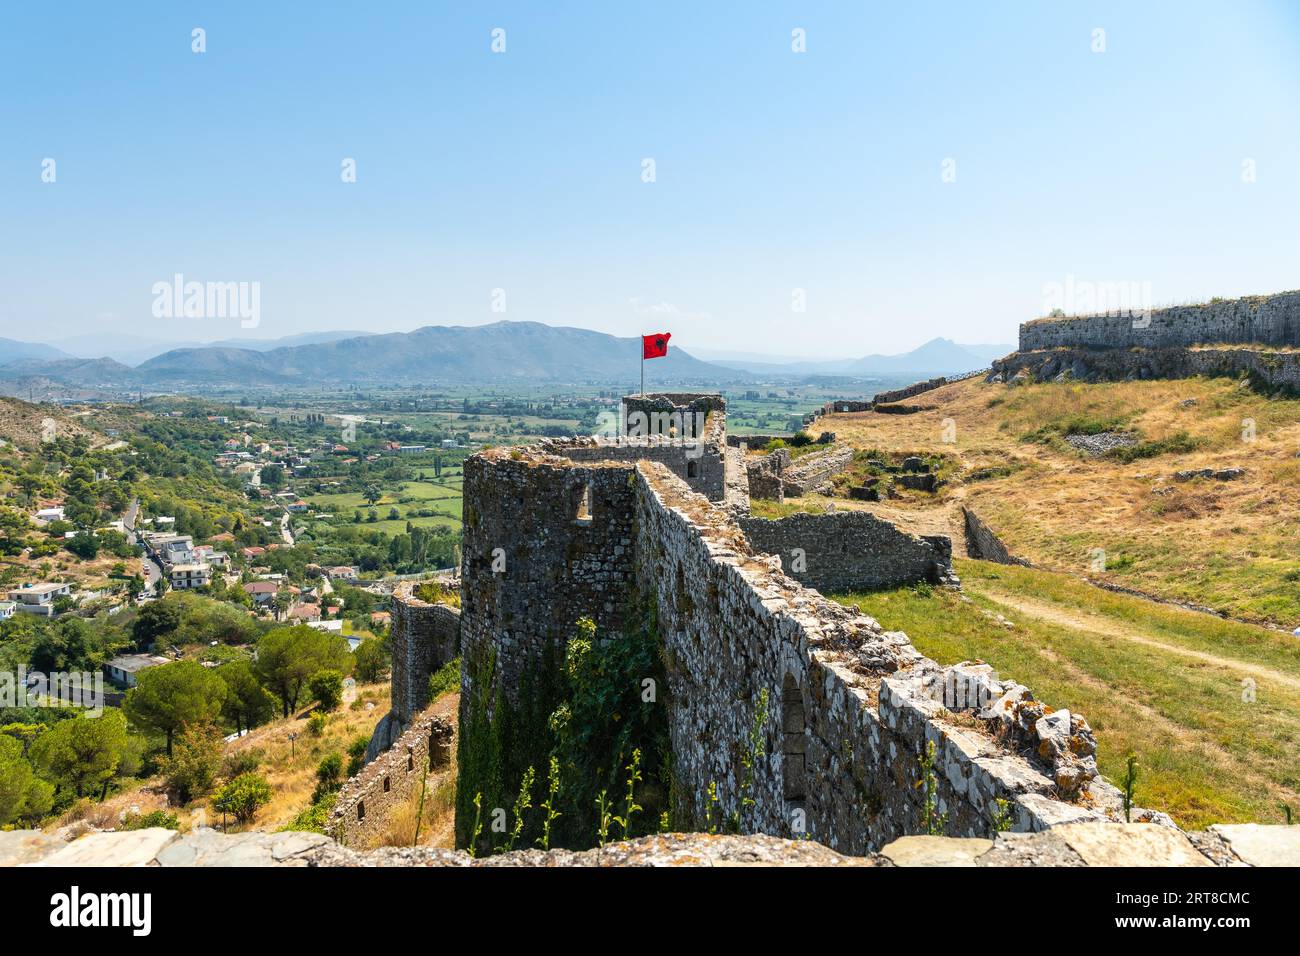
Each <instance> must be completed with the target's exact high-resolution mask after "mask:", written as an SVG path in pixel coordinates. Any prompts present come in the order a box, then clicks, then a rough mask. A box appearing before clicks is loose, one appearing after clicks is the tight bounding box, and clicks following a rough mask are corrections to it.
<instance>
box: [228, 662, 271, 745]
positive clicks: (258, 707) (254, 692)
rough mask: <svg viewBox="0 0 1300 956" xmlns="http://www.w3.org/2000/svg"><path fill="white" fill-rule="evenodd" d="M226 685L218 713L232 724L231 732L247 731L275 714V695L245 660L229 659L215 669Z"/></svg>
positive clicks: (251, 664) (250, 663)
mask: <svg viewBox="0 0 1300 956" xmlns="http://www.w3.org/2000/svg"><path fill="white" fill-rule="evenodd" d="M217 676H218V677H220V678H221V680H222V681H223V682H224V683H225V685H226V699H225V702H224V703H223V704H222V708H221V709H222V713H224V714H225V715H226V718H227V719H228V720H229V721H230V722H231V723H232V724H234V725H235V732H236V733H242V732H243V731H245V730H251V729H252V728H253V727H256V726H257V725H258V724H261V723H264V722H265V721H267V720H268V719H269V718H270V717H271V715H272V714H273V713H275V698H274V697H273V696H272V695H271V693H270V692H269V691H268V690H267V689H266V688H265V687H263V686H262V684H261V681H259V680H258V679H257V674H256V673H254V671H253V662H252V661H249V660H239V661H231V662H230V663H229V664H224V665H222V666H221V667H219V668H217Z"/></svg>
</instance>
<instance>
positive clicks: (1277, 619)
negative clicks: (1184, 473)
mask: <svg viewBox="0 0 1300 956" xmlns="http://www.w3.org/2000/svg"><path fill="white" fill-rule="evenodd" d="M1188 399H1193V400H1194V402H1188V401H1187V400H1188ZM925 404H926V405H933V406H935V407H934V408H933V409H932V410H929V411H923V412H919V413H916V414H913V415H881V414H877V413H871V412H864V413H856V414H848V415H832V416H828V417H827V418H825V419H823V420H822V421H821V422H819V427H823V428H826V429H829V430H832V431H835V432H836V433H837V434H838V436H839V438H840V440H842V441H847V442H849V443H850V444H852V445H853V446H855V447H856V448H859V449H876V450H879V451H882V452H888V453H893V454H900V453H913V452H915V453H922V454H946V455H950V456H955V457H956V459H957V465H958V467H957V468H956V470H955V473H954V480H953V481H952V482H951V483H950V484H949V485H948V486H946V488H945V489H944V490H943V491H942V492H941V493H940V494H939V495H937V496H927V495H911V496H908V497H906V498H904V499H900V500H898V501H892V502H889V503H888V506H887V507H888V508H889V509H892V510H893V512H894V513H895V514H902V515H906V514H907V512H909V511H913V512H915V513H916V517H915V518H914V519H913V520H914V522H915V523H917V524H920V523H922V522H928V525H929V526H930V527H932V528H933V527H935V526H937V525H938V526H941V525H943V524H944V523H945V522H946V523H947V524H948V526H949V533H950V534H952V536H953V538H954V542H958V541H960V539H961V530H960V524H959V516H960V510H959V508H958V507H957V505H959V504H966V505H968V506H970V507H972V508H974V509H975V510H976V511H977V512H978V513H979V515H980V516H981V517H982V518H983V519H984V520H985V521H986V522H987V523H988V524H990V525H991V526H992V527H993V528H994V530H995V531H996V532H997V533H998V534H999V536H1001V537H1002V539H1003V540H1004V542H1005V543H1006V544H1007V545H1008V547H1010V549H1011V550H1012V552H1013V553H1015V554H1018V555H1020V556H1022V557H1025V558H1027V559H1029V560H1031V561H1033V562H1035V563H1037V564H1041V565H1043V566H1045V567H1050V568H1055V569H1059V570H1064V571H1070V572H1074V573H1088V574H1092V575H1093V576H1095V577H1100V578H1105V579H1110V580H1113V581H1115V582H1116V583H1122V584H1125V585H1127V586H1131V587H1137V588H1140V589H1142V590H1146V591H1149V592H1152V593H1155V594H1159V595H1161V596H1164V597H1169V598H1175V599H1179V600H1185V601H1192V602H1196V603H1201V604H1207V605H1210V606H1212V607H1214V608H1216V609H1219V610H1222V611H1224V612H1225V613H1228V614H1231V615H1233V616H1236V617H1240V618H1243V619H1246V620H1254V621H1260V622H1268V623H1273V624H1275V625H1280V626H1283V627H1286V628H1287V629H1290V628H1293V627H1295V626H1296V625H1297V624H1300V588H1297V586H1296V582H1297V581H1298V580H1300V549H1297V548H1296V546H1295V541H1296V538H1297V534H1300V510H1297V508H1296V506H1295V489H1296V488H1297V487H1298V486H1300V459H1297V458H1296V451H1297V449H1300V400H1296V399H1270V398H1268V397H1265V396H1262V395H1259V394H1257V393H1254V392H1251V391H1249V390H1247V389H1244V388H1242V387H1240V386H1239V385H1238V383H1236V382H1233V381H1230V380H1227V379H1187V380H1180V381H1151V382H1118V383H1103V384H1093V385H1090V384H1080V383H1072V382H1054V383H1043V384H1037V385H1023V386H1015V387H1008V386H1005V385H999V384H986V383H984V382H983V381H982V380H980V379H970V380H967V381H965V382H960V383H956V384H954V385H949V386H945V387H944V388H941V389H936V390H935V391H933V392H927V393H926V395H925ZM1070 422H1082V423H1090V424H1092V425H1093V426H1094V427H1095V425H1096V424H1097V423H1107V422H1109V423H1114V424H1113V427H1115V428H1116V429H1119V430H1128V431H1135V432H1137V433H1139V434H1140V435H1141V437H1142V438H1143V439H1144V440H1145V441H1150V442H1159V441H1165V440H1168V439H1171V438H1174V437H1176V436H1178V435H1180V434H1185V435H1186V436H1187V437H1188V439H1190V441H1191V442H1192V443H1195V444H1196V446H1197V447H1195V448H1194V449H1193V450H1191V451H1186V452H1180V453H1166V454H1159V455H1156V456H1154V457H1150V458H1141V459H1138V460H1136V461H1132V462H1129V463H1125V462H1123V461H1120V460H1117V459H1114V458H1096V459H1092V458H1086V457H1084V456H1082V455H1081V454H1080V453H1079V452H1077V451H1075V450H1074V449H1072V448H1071V447H1069V446H1068V445H1065V444H1064V443H1063V442H1061V441H1060V439H1059V438H1057V439H1049V440H1047V441H1041V440H1040V441H1033V440H1026V437H1027V436H1029V435H1031V434H1033V433H1036V432H1042V431H1048V432H1050V431H1052V430H1053V429H1056V430H1058V431H1059V430H1061V429H1065V428H1067V427H1068V423H1070ZM945 425H947V426H949V432H950V433H951V431H952V430H953V429H955V436H956V441H955V442H953V443H949V442H945V441H944V436H945ZM1228 467H1242V468H1245V469H1246V470H1247V474H1246V476H1245V477H1244V478H1242V479H1239V480H1236V481H1227V482H1224V481H1214V480H1204V479H1195V480H1192V481H1189V482H1175V481H1174V480H1172V475H1173V473H1174V472H1176V471H1181V470H1187V469H1200V468H1215V469H1222V468H1228ZM999 470H1005V471H1006V472H1007V473H1005V474H999ZM981 472H985V473H986V474H992V477H987V478H986V479H985V480H976V479H977V478H978V477H979V476H980V473H981ZM836 506H837V507H846V506H849V507H851V505H847V504H846V503H845V502H842V501H839V500H837V501H836ZM873 510H877V509H874V508H873ZM922 516H924V517H922ZM1094 549H1101V550H1102V551H1104V552H1105V556H1106V564H1107V570H1106V571H1105V572H1103V573H1100V574H1094V571H1093V561H1094Z"/></svg>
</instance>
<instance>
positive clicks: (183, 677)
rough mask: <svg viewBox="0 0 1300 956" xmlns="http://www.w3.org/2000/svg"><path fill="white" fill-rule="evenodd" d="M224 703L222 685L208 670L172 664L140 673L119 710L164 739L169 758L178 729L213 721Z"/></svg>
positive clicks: (195, 665) (196, 665) (191, 664)
mask: <svg viewBox="0 0 1300 956" xmlns="http://www.w3.org/2000/svg"><path fill="white" fill-rule="evenodd" d="M225 699H226V685H225V682H224V681H222V679H221V678H220V677H218V676H217V675H216V674H215V673H213V672H212V671H211V670H210V669H209V668H206V667H204V666H203V665H202V664H200V663H198V662H197V661H176V662H175V663H172V664H162V665H160V666H158V667H151V668H149V669H148V670H146V671H141V672H140V674H139V676H138V677H137V678H136V685H135V687H133V688H131V690H129V691H127V694H126V701H125V702H124V703H123V704H122V708H123V710H125V711H126V714H127V716H128V717H130V718H131V720H132V721H134V722H135V723H136V724H137V725H138V726H140V727H143V728H145V729H146V730H152V731H156V732H158V733H162V734H165V735H166V737H167V756H168V757H170V756H171V755H172V741H173V739H174V738H175V736H176V734H177V733H179V732H180V730H181V728H183V727H185V726H186V725H188V724H200V723H205V722H209V721H213V720H216V718H217V717H218V715H219V714H220V713H221V705H222V703H223V702H224V701H225Z"/></svg>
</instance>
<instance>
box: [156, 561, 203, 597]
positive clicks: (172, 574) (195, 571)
mask: <svg viewBox="0 0 1300 956" xmlns="http://www.w3.org/2000/svg"><path fill="white" fill-rule="evenodd" d="M167 576H168V578H169V580H170V581H171V585H172V587H173V588H174V589H175V590H177V591H188V590H189V589H190V588H201V587H206V586H207V585H209V584H211V583H212V568H210V567H208V565H206V564H203V563H201V562H196V563H193V564H175V565H172V567H171V569H170V570H169V572H168V575H167Z"/></svg>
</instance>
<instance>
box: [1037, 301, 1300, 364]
mask: <svg viewBox="0 0 1300 956" xmlns="http://www.w3.org/2000/svg"><path fill="white" fill-rule="evenodd" d="M1214 343H1225V344H1250V343H1253V344H1258V345H1273V346H1279V345H1291V346H1300V292H1283V293H1279V294H1278V295H1271V296H1250V297H1247V298H1242V299H1229V300H1223V301H1219V302H1210V303H1206V304H1204V305H1180V306H1174V307H1172V308H1168V309H1155V310H1152V311H1151V312H1150V313H1148V314H1147V315H1146V316H1141V315H1138V316H1136V317H1135V316H1134V315H1130V314H1121V315H1095V316H1083V317H1078V318H1061V319H1050V318H1049V319H1037V320H1035V321H1033V322H1026V323H1024V324H1022V325H1021V326H1020V351H1022V352H1028V351H1032V350H1034V349H1050V348H1061V347H1071V346H1086V347H1090V348H1131V347H1139V348H1172V347H1177V346H1187V345H1202V344H1214Z"/></svg>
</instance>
